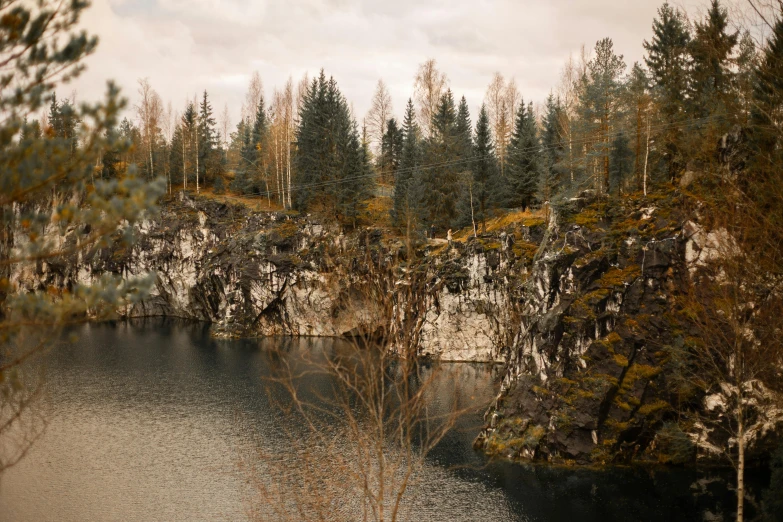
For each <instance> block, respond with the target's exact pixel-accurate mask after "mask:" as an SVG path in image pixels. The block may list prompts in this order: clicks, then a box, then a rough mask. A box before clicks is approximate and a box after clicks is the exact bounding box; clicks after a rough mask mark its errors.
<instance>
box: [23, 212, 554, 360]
mask: <svg viewBox="0 0 783 522" xmlns="http://www.w3.org/2000/svg"><path fill="white" fill-rule="evenodd" d="M517 225H518V227H519V229H520V238H521V239H520V241H519V242H518V243H514V244H512V242H511V241H510V240H504V241H503V242H501V241H499V239H497V238H495V237H489V238H487V239H484V240H472V241H470V242H468V244H464V243H455V245H454V247H453V248H450V247H449V246H448V245H445V244H443V242H430V243H429V244H427V245H424V246H423V247H422V248H421V249H420V250H419V251H418V252H417V254H418V257H417V261H415V262H414V263H411V262H408V261H407V260H406V257H407V256H405V255H404V252H402V251H404V247H403V246H402V244H401V243H399V242H398V241H394V240H391V241H388V240H384V238H383V237H382V234H381V231H379V230H376V229H372V228H367V229H362V230H359V231H356V232H354V233H351V234H348V235H343V234H342V233H341V232H340V231H339V229H338V228H337V227H335V226H329V225H327V224H324V223H321V222H319V221H318V220H316V219H314V218H311V217H300V216H296V217H294V216H291V215H287V214H285V213H256V212H253V211H251V210H249V209H248V208H247V207H245V206H242V205H231V204H225V203H219V202H216V201H214V200H210V199H204V198H198V199H190V198H183V197H180V198H178V199H176V200H174V201H171V202H168V203H167V204H166V205H164V206H163V209H162V211H161V213H160V215H159V216H158V217H156V218H155V219H152V220H149V221H146V222H144V223H142V225H141V226H140V227H139V228H138V230H137V237H136V241H135V242H134V243H133V244H132V246H117V245H115V246H113V247H111V248H96V249H93V250H92V251H90V252H88V253H86V254H83V255H80V256H79V257H78V258H76V257H74V258H69V259H52V260H50V262H45V263H41V264H39V265H38V266H35V267H31V266H26V267H17V270H16V272H15V273H14V275H13V277H12V279H13V280H14V282H15V283H17V284H18V285H19V286H20V287H21V288H22V289H28V290H29V289H35V288H46V287H48V286H50V285H53V286H55V287H59V288H63V287H69V286H71V285H74V284H76V283H78V282H87V281H89V280H91V279H94V278H97V277H100V276H101V275H102V274H104V273H114V274H120V275H123V276H138V275H143V274H146V273H150V272H154V273H155V274H156V275H157V279H156V283H155V285H154V287H153V289H152V292H151V294H150V295H149V296H148V298H146V299H144V300H143V301H142V302H140V303H139V304H137V305H135V306H133V307H130V308H128V309H125V310H121V311H120V313H121V315H124V316H127V317H145V316H172V317H182V318H188V319H194V320H200V321H207V322H210V323H212V324H213V326H212V331H213V334H214V335H216V336H225V337H232V336H233V337H248V336H270V335H291V336H342V335H346V334H350V333H352V332H356V331H357V330H360V329H367V328H369V327H372V325H373V324H374V323H376V322H377V321H378V320H379V317H378V316H377V314H376V311H375V310H374V303H373V302H371V300H368V298H367V297H366V296H364V295H362V292H360V291H357V289H356V287H357V282H360V281H361V279H362V278H363V277H366V270H365V268H366V265H367V264H368V263H371V262H374V261H373V260H375V261H377V259H378V256H381V257H382V258H383V262H385V263H387V264H390V265H394V266H397V267H398V268H399V270H398V276H399V278H400V280H401V281H403V280H404V279H405V278H406V276H405V271H406V270H408V269H415V270H424V271H426V272H429V273H430V274H431V282H430V283H429V285H428V290H427V295H426V296H425V299H426V303H425V306H424V309H425V310H426V314H425V317H423V318H422V319H421V320H420V321H419V328H420V332H419V335H420V346H419V349H420V354H421V355H424V356H433V357H436V358H439V359H441V360H448V361H496V362H499V361H504V360H505V357H506V354H505V353H504V350H503V347H504V346H505V345H507V344H508V343H505V344H504V342H503V340H504V339H505V338H506V337H508V329H509V328H508V325H509V324H510V317H508V316H507V311H508V310H509V306H508V302H509V296H510V295H511V293H510V289H512V288H514V287H515V286H518V283H519V282H520V281H521V278H522V277H523V276H524V274H525V273H526V270H527V269H526V267H527V266H529V264H530V262H531V261H532V255H533V253H534V252H535V248H536V246H535V244H534V243H533V241H535V240H536V239H537V238H540V237H541V236H542V235H543V230H544V227H543V222H542V221H541V220H535V222H533V223H529V224H528V225H533V226H532V227H531V226H526V225H525V224H523V223H519V224H517ZM78 233H79V231H78V229H73V230H71V231H70V232H69V234H68V236H67V237H65V238H62V240H64V241H75V239H74V237H76V236H78ZM72 236H73V237H72ZM525 239H526V241H525ZM118 245H119V243H118ZM401 252H402V253H401Z"/></svg>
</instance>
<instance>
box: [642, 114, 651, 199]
mask: <svg viewBox="0 0 783 522" xmlns="http://www.w3.org/2000/svg"><path fill="white" fill-rule="evenodd" d="M649 159H650V115H649V114H648V115H647V152H646V153H645V155H644V177H643V181H642V186H643V188H644V195H645V197H646V196H647V161H648V160H649Z"/></svg>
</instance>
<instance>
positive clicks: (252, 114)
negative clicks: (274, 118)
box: [241, 71, 264, 125]
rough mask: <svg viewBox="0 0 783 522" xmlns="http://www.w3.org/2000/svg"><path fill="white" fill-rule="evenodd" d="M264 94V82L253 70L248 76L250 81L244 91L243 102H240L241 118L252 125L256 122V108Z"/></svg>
mask: <svg viewBox="0 0 783 522" xmlns="http://www.w3.org/2000/svg"><path fill="white" fill-rule="evenodd" d="M263 95H264V84H263V83H262V82H261V75H260V74H259V73H258V71H255V72H254V73H253V75H252V76H251V77H250V83H249V84H248V86H247V93H245V102H244V103H243V104H242V113H241V114H242V119H243V120H245V121H247V122H250V125H253V124H254V123H255V122H256V109H257V108H258V104H259V103H260V102H261V98H262V97H263Z"/></svg>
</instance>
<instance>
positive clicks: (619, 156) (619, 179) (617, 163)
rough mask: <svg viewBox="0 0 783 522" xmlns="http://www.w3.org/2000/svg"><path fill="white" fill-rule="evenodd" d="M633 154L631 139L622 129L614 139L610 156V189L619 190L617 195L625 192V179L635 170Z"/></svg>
mask: <svg viewBox="0 0 783 522" xmlns="http://www.w3.org/2000/svg"><path fill="white" fill-rule="evenodd" d="M633 156H634V155H633V151H632V150H631V147H630V140H629V139H628V136H627V135H626V134H625V132H622V131H621V132H620V133H618V134H617V136H616V137H615V138H614V140H612V149H611V153H610V158H609V166H610V167H609V178H610V183H611V185H610V189H611V188H613V189H614V190H615V191H616V192H617V195H621V194H622V193H623V186H624V184H625V180H626V179H627V178H628V176H629V175H630V174H631V172H633ZM608 191H610V190H608Z"/></svg>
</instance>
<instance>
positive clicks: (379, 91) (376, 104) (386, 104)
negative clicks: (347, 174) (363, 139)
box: [364, 80, 393, 155]
mask: <svg viewBox="0 0 783 522" xmlns="http://www.w3.org/2000/svg"><path fill="white" fill-rule="evenodd" d="M392 111H393V109H392V99H391V95H390V94H389V89H388V88H386V84H385V83H384V82H383V80H378V85H377V86H376V87H375V94H373V97H372V103H371V105H370V111H369V112H368V113H367V118H365V120H364V121H365V123H366V125H367V134H368V137H369V140H370V143H371V144H372V145H373V146H374V151H375V153H376V155H380V149H381V142H382V140H383V136H384V134H386V124H387V123H388V121H389V118H391V117H392Z"/></svg>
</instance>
